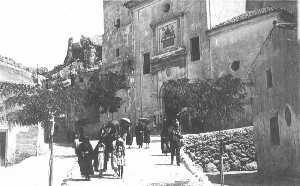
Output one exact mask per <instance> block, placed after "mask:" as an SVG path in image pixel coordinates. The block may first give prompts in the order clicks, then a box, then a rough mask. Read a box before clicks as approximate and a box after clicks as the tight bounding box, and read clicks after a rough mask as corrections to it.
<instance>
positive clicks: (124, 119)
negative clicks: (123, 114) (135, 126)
mask: <svg viewBox="0 0 300 186" xmlns="http://www.w3.org/2000/svg"><path fill="white" fill-rule="evenodd" d="M120 120H121V121H125V122H127V123H128V124H130V123H131V122H130V119H128V118H121V119H120Z"/></svg>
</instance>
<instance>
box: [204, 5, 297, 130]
mask: <svg viewBox="0 0 300 186" xmlns="http://www.w3.org/2000/svg"><path fill="white" fill-rule="evenodd" d="M274 21H276V22H286V21H293V22H295V19H294V18H293V15H292V14H291V13H289V12H288V11H285V10H282V9H277V8H272V7H266V8H261V9H256V10H252V11H248V12H246V13H244V14H241V15H239V16H237V17H234V18H232V19H229V20H227V21H225V22H222V23H220V24H218V25H216V26H215V27H213V28H211V29H210V30H208V31H207V34H208V37H209V41H210V60H211V62H212V67H213V69H212V71H213V74H214V75H213V76H214V77H219V76H221V75H223V74H227V73H230V74H233V75H234V76H236V77H240V78H241V79H243V80H244V81H245V82H247V83H248V85H250V86H248V97H247V99H246V100H245V101H246V106H245V108H246V113H244V114H242V115H241V116H238V117H237V119H236V120H235V122H234V125H233V126H232V127H238V126H243V125H251V124H252V121H253V113H252V107H251V104H252V101H253V95H252V92H251V86H252V84H253V82H252V80H251V77H249V72H250V70H251V69H252V65H253V64H254V63H255V60H256V58H257V55H258V54H259V52H260V50H261V47H262V45H263V44H264V42H265V41H266V40H267V39H268V37H269V35H270V34H271V32H272V30H273V27H274V25H273V22H274Z"/></svg>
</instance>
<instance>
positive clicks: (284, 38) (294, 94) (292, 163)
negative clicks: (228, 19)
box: [252, 22, 300, 176]
mask: <svg viewBox="0 0 300 186" xmlns="http://www.w3.org/2000/svg"><path fill="white" fill-rule="evenodd" d="M299 51H300V50H299V43H298V42H297V33H296V24H295V23H293V24H290V23H289V22H278V23H277V24H275V25H274V27H273V29H272V33H271V34H270V37H269V39H268V40H267V41H266V42H265V44H264V45H263V47H262V49H261V52H260V53H259V55H258V56H257V58H256V60H255V65H254V66H253V71H252V73H253V75H252V77H253V78H254V83H255V86H254V91H253V92H254V96H255V97H254V98H255V99H254V103H253V111H254V115H255V118H254V126H255V131H256V151H257V155H258V171H259V172H260V173H261V174H264V175H274V174H289V175H294V176H295V175H299V172H300V166H299V162H300V148H299V145H300V136H299V132H300V127H299V126H300V117H299V116H300V109H299V106H300V104H299V103H300V97H299V96H300V91H299V90H300V87H299V86H300V84H299V80H300V63H299Z"/></svg>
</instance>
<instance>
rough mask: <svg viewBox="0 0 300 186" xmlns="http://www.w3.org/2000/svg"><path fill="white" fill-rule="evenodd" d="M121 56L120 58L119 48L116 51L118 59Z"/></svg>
mask: <svg viewBox="0 0 300 186" xmlns="http://www.w3.org/2000/svg"><path fill="white" fill-rule="evenodd" d="M119 56H120V49H119V48H117V49H116V57H119Z"/></svg>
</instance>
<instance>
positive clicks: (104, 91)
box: [86, 72, 128, 113]
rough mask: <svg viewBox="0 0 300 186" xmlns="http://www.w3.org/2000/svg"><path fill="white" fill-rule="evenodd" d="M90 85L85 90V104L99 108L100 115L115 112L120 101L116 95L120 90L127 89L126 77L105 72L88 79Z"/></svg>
mask: <svg viewBox="0 0 300 186" xmlns="http://www.w3.org/2000/svg"><path fill="white" fill-rule="evenodd" d="M90 81H91V84H90V86H89V87H88V89H87V100H86V103H87V104H95V105H96V107H97V108H100V107H101V112H102V113H107V112H110V113H113V112H117V111H118V109H119V108H120V106H121V101H122V99H121V98H120V97H118V96H117V95H116V94H117V92H118V91H119V90H121V89H127V88H128V85H127V81H126V76H125V75H123V74H119V73H114V72H107V73H105V74H102V75H100V78H99V75H98V74H97V73H95V74H94V75H93V76H92V78H91V79H90Z"/></svg>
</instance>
